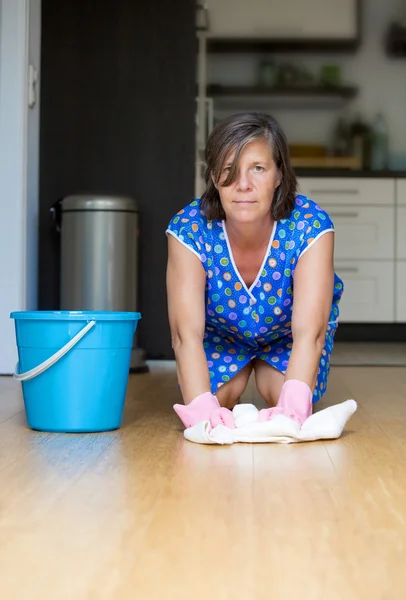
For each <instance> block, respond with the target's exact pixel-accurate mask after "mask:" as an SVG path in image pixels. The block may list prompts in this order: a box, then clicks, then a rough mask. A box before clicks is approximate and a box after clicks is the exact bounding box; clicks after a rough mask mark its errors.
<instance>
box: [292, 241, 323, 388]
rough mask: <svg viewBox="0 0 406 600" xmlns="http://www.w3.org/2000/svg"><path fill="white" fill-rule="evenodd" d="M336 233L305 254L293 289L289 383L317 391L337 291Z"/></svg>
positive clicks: (298, 265)
mask: <svg viewBox="0 0 406 600" xmlns="http://www.w3.org/2000/svg"><path fill="white" fill-rule="evenodd" d="M333 257H334V233H333V232H327V233H325V234H324V235H323V236H322V237H321V238H320V239H319V240H317V242H315V243H314V244H313V246H312V247H310V248H309V249H308V250H307V251H306V252H305V254H303V255H302V256H301V257H300V259H299V261H298V264H297V266H296V269H295V274H294V285H293V294H294V299H293V311H292V336H293V346H292V353H291V356H290V360H289V364H288V368H287V371H286V379H299V380H300V381H304V382H305V383H307V385H308V386H309V387H310V388H311V390H312V391H314V388H315V385H316V380H317V371H318V366H319V361H320V356H321V352H322V350H323V347H324V342H325V333H326V329H327V324H328V319H329V315H330V310H331V303H332V298H333V291H334V259H333Z"/></svg>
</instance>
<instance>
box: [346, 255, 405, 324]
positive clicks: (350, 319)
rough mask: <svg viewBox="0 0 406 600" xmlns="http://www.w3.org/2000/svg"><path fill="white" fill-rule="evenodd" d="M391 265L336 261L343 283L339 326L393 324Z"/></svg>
mask: <svg viewBox="0 0 406 600" xmlns="http://www.w3.org/2000/svg"><path fill="white" fill-rule="evenodd" d="M394 265H395V263H394V261H381V262H376V261H359V262H358V261H353V262H344V261H336V263H335V270H336V273H337V275H338V276H339V277H341V279H342V280H343V282H344V293H343V296H342V298H341V301H340V322H342V323H387V322H393V321H394V320H395V306H394V305H395V299H394V283H395V274H394Z"/></svg>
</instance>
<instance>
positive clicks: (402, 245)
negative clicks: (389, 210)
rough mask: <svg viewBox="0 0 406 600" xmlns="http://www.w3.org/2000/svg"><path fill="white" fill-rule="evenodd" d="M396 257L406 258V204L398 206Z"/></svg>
mask: <svg viewBox="0 0 406 600" xmlns="http://www.w3.org/2000/svg"><path fill="white" fill-rule="evenodd" d="M396 258H397V259H402V260H406V206H398V208H397V216H396Z"/></svg>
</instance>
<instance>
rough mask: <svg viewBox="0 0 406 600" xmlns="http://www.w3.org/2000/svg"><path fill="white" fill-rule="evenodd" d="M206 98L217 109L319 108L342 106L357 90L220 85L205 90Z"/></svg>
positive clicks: (349, 87)
mask: <svg viewBox="0 0 406 600" xmlns="http://www.w3.org/2000/svg"><path fill="white" fill-rule="evenodd" d="M206 93H207V96H208V97H211V98H213V100H214V101H215V103H216V106H217V107H218V108H221V107H223V106H224V107H226V108H231V107H234V106H241V105H243V106H245V107H248V106H251V107H254V106H256V107H260V106H267V107H268V106H272V107H275V106H280V107H281V108H287V107H289V106H293V107H297V108H299V107H301V108H302V107H308V108H323V107H328V108H330V107H331V106H336V105H339V106H341V105H343V104H344V103H345V102H347V101H348V100H351V99H352V98H354V97H355V96H356V95H357V93H358V89H357V88H356V87H353V86H341V87H327V86H316V85H307V86H291V87H286V86H280V87H279V86H278V87H276V86H275V87H265V86H222V85H217V84H212V85H209V86H208V87H207V92H206Z"/></svg>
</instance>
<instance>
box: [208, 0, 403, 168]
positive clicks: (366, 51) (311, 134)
mask: <svg viewBox="0 0 406 600" xmlns="http://www.w3.org/2000/svg"><path fill="white" fill-rule="evenodd" d="M363 10H364V15H363V23H362V36H363V41H362V45H361V46H360V48H359V50H358V51H357V52H356V53H355V54H348V55H345V54H323V55H321V54H314V55H312V54H306V53H302V54H293V53H292V54H291V53H287V54H285V55H274V56H272V58H273V59H275V61H276V62H278V63H280V62H292V63H295V62H296V63H302V64H303V65H305V66H307V67H309V68H310V69H311V70H312V71H313V72H315V73H316V74H317V73H318V72H319V70H320V66H321V65H322V64H328V63H335V64H339V65H341V67H342V72H343V76H344V78H345V80H346V81H347V82H348V83H350V84H354V85H357V86H358V87H359V95H358V96H357V98H356V99H355V100H353V101H351V103H349V104H348V108H349V109H350V112H351V113H355V112H356V111H358V110H359V111H360V112H361V114H362V115H363V116H364V117H365V118H366V119H367V120H370V119H372V118H373V117H374V114H375V113H376V112H377V111H379V110H383V111H384V113H385V115H386V117H387V121H388V125H389V130H390V138H391V152H392V153H393V154H394V155H399V157H398V158H397V157H396V156H394V166H398V165H397V160H400V159H403V163H404V164H403V166H404V168H406V59H398V60H393V59H389V58H387V57H386V55H385V53H384V47H383V36H384V34H385V32H386V29H387V27H388V24H389V23H390V22H391V21H392V20H394V19H396V18H397V17H399V16H404V17H405V16H406V4H405V2H404V1H403V0H363ZM270 57H271V55H270ZM261 58H263V56H259V55H256V56H255V55H232V54H230V55H227V54H223V55H222V54H213V55H210V56H209V61H208V80H209V82H210V83H222V84H247V85H250V84H255V83H256V82H257V80H256V77H257V65H258V63H259V61H260V59H261ZM250 108H252V107H248V109H250ZM232 112H236V111H235V110H233V111H232ZM269 112H271V113H272V114H273V115H274V116H275V117H276V118H277V119H278V120H279V121H280V123H281V125H282V126H283V128H284V129H285V131H286V133H287V135H288V138H289V140H290V141H291V142H293V141H296V142H300V141H316V142H317V141H320V142H325V141H326V137H328V135H329V134H330V132H331V131H332V128H333V125H334V121H335V119H336V118H337V115H338V114H339V112H337V109H336V110H331V109H327V110H326V109H323V110H321V109H316V110H304V109H301V110H273V109H272V108H269ZM224 114H225V113H220V115H219V116H220V117H221V116H223V115H224ZM395 162H396V164H395Z"/></svg>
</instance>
